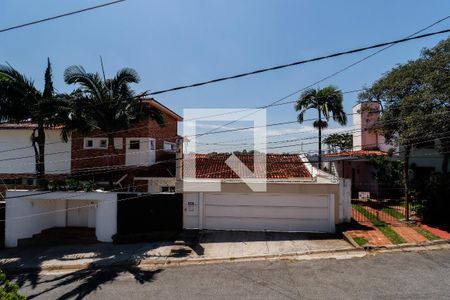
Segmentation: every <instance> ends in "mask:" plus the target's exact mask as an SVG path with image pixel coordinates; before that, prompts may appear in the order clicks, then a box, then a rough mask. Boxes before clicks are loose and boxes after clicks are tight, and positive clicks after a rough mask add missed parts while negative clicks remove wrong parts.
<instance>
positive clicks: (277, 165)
mask: <svg viewBox="0 0 450 300" xmlns="http://www.w3.org/2000/svg"><path fill="white" fill-rule="evenodd" d="M195 156H196V161H195V164H196V166H195V167H196V168H195V171H196V172H195V178H204V179H206V178H211V179H238V178H239V176H238V175H237V174H236V173H235V172H234V171H233V170H231V168H230V167H229V166H228V165H227V164H226V163H225V161H226V160H227V159H228V158H229V157H230V156H231V154H229V153H218V154H196V155H195ZM236 156H237V158H238V159H239V160H240V161H241V162H243V164H244V165H245V166H246V167H247V168H248V169H250V171H251V172H255V169H254V163H253V162H254V158H255V156H254V155H248V154H238V155H236ZM186 160H189V158H187V159H186ZM186 160H185V163H186ZM256 167H257V169H256V177H257V178H267V179H289V178H292V179H293V178H310V177H312V176H311V174H310V173H309V171H308V169H307V168H306V166H305V164H304V162H303V161H302V159H301V158H300V156H299V155H296V154H267V155H266V174H264V171H263V169H262V168H258V166H256ZM185 168H186V170H185V171H187V173H186V174H185V177H188V178H193V177H194V176H193V175H194V174H193V173H194V172H193V170H192V169H191V167H190V166H189V164H187V165H186V167H185ZM265 175H266V176H265Z"/></svg>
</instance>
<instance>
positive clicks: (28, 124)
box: [0, 121, 61, 130]
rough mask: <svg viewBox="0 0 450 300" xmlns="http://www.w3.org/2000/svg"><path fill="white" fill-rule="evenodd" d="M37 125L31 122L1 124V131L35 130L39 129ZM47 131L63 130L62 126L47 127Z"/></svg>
mask: <svg viewBox="0 0 450 300" xmlns="http://www.w3.org/2000/svg"><path fill="white" fill-rule="evenodd" d="M37 126H38V125H37V124H36V123H32V122H29V121H25V122H20V123H14V122H7V123H0V130H1V129H34V128H37ZM45 129H61V126H55V127H46V128H45Z"/></svg>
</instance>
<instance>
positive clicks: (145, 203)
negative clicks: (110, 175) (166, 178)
mask: <svg viewBox="0 0 450 300" xmlns="http://www.w3.org/2000/svg"><path fill="white" fill-rule="evenodd" d="M117 197H118V199H117V200H118V201H117V233H118V234H134V233H149V232H154V231H178V230H181V229H182V227H183V195H182V194H137V193H119V194H118V195H117Z"/></svg>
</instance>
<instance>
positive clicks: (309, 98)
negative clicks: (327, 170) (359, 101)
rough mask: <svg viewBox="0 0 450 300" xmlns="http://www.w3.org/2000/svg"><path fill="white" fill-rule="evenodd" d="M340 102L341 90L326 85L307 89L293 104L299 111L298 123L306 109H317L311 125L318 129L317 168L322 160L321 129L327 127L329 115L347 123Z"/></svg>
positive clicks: (341, 123)
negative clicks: (315, 118)
mask: <svg viewBox="0 0 450 300" xmlns="http://www.w3.org/2000/svg"><path fill="white" fill-rule="evenodd" d="M342 102H343V96H342V92H341V91H340V90H339V89H338V88H337V87H334V86H327V87H324V88H322V89H313V88H311V89H307V90H306V91H304V92H303V93H302V94H301V95H300V97H299V98H298V100H297V103H296V104H295V110H296V111H298V112H300V113H299V114H298V117H297V120H298V122H299V123H303V121H304V115H305V113H306V111H308V110H309V109H316V110H317V116H318V118H317V120H315V121H314V123H313V126H314V127H315V128H317V129H318V130H319V153H318V154H319V169H320V168H321V162H322V158H321V153H322V129H323V128H327V127H328V122H329V121H330V117H332V118H333V120H334V121H336V122H338V123H339V124H340V125H346V124H347V116H346V114H345V112H344V106H343V104H342ZM322 117H323V118H324V120H322Z"/></svg>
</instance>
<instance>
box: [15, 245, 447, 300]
mask: <svg viewBox="0 0 450 300" xmlns="http://www.w3.org/2000/svg"><path fill="white" fill-rule="evenodd" d="M15 280H17V282H18V283H19V284H20V285H21V291H22V292H23V293H25V294H26V295H27V296H29V298H30V299H450V250H445V251H428V252H415V253H388V254H387V253H385V254H377V255H375V256H368V257H364V258H353V259H347V260H335V259H323V260H309V261H276V262H275V261H273V262H246V263H226V264H216V265H203V266H185V267H172V268H167V269H161V270H154V271H141V270H137V269H129V270H121V271H113V270H108V271H84V272H76V273H70V274H57V275H37V274H27V275H21V276H19V277H16V278H15Z"/></svg>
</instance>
